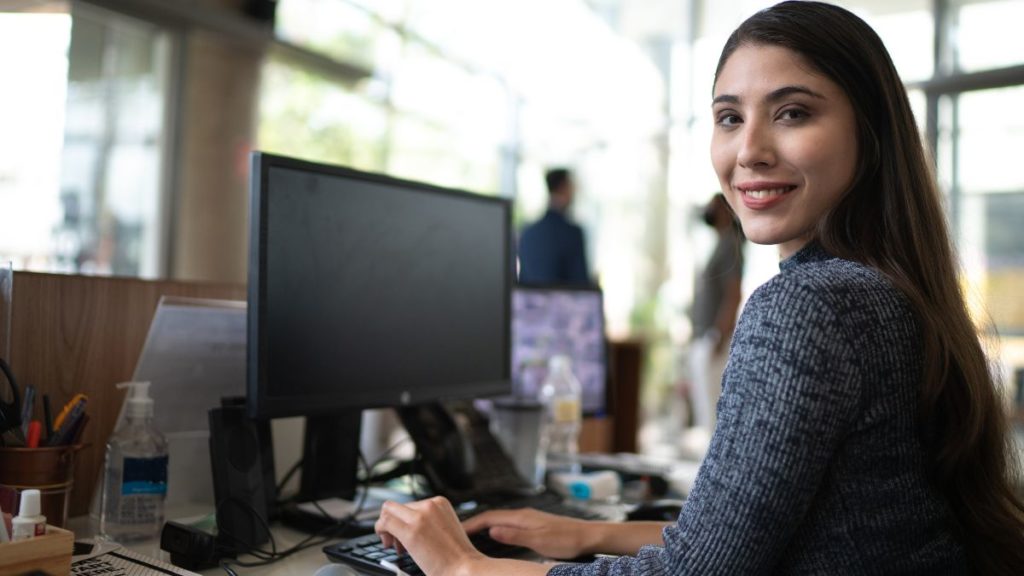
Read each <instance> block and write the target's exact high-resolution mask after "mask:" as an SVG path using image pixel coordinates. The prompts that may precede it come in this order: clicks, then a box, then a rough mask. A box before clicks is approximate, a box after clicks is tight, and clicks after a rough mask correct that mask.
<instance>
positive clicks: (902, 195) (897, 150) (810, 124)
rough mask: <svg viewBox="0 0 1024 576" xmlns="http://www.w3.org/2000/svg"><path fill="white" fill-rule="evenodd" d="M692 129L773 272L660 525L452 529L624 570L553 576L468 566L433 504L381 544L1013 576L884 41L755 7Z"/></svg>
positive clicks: (787, 568) (1004, 495)
mask: <svg viewBox="0 0 1024 576" xmlns="http://www.w3.org/2000/svg"><path fill="white" fill-rule="evenodd" d="M712 113H713V115H714V118H715V129H714V136H713V138H712V144H711V151H712V153H711V156H712V162H713V164H714V167H715V171H716V172H717V173H718V176H719V179H720V180H721V185H722V190H723V191H724V192H725V194H726V198H727V200H728V202H729V204H730V206H731V207H732V209H733V210H734V211H735V212H736V214H737V216H738V217H739V219H740V221H741V223H742V226H743V232H744V234H745V235H746V236H747V238H748V239H750V240H751V241H753V242H757V243H760V244H776V245H778V246H779V251H780V256H781V257H782V258H783V260H782V263H781V266H780V268H781V272H780V274H779V275H778V276H776V277H775V278H774V279H772V280H771V281H769V282H768V283H766V284H765V285H764V286H762V287H761V288H759V289H758V290H757V291H755V293H754V294H753V295H752V296H751V297H750V299H749V301H748V303H747V305H746V307H745V309H744V311H743V314H742V317H741V319H740V322H739V325H738V326H737V329H736V334H735V336H734V340H733V343H732V347H731V349H730V357H729V364H728V367H727V369H726V373H725V376H724V380H723V394H722V398H721V401H720V403H719V415H718V419H719V420H718V425H717V428H716V430H715V433H714V436H713V438H712V441H711V448H710V450H709V453H708V456H707V458H706V459H705V461H704V464H703V466H702V468H701V470H700V473H699V475H698V478H697V480H696V482H695V485H694V488H693V491H692V492H691V494H690V497H689V499H688V501H687V503H686V505H685V506H684V508H683V511H682V513H681V514H680V517H679V520H678V521H677V522H676V523H675V524H673V525H670V526H667V527H665V528H664V530H663V531H661V530H660V527H659V526H658V525H656V524H641V525H633V524H632V523H631V524H610V523H585V522H580V521H576V520H569V519H561V518H557V517H551V516H547V515H543V514H540V513H539V512H534V511H514V512H504V513H485V514H483V515H481V516H478V517H476V518H474V519H472V520H470V521H469V522H467V524H466V529H467V530H469V531H475V530H479V529H483V528H490V531H491V536H492V537H494V538H495V539H497V540H501V541H506V542H510V543H518V544H524V545H527V546H529V547H532V548H534V549H535V550H537V551H538V552H540V553H541V554H544V555H547V556H551V557H556V558H567V557H573V556H575V555H576V554H580V553H586V552H610V553H620V554H633V555H634V556H622V557H620V558H617V559H599V560H597V561H595V562H594V563H591V564H578V565H574V564H560V565H556V566H554V567H550V566H544V565H538V564H530V563H527V562H517V561H512V560H494V559H490V558H486V557H483V556H482V555H480V554H479V553H478V552H476V551H475V550H473V548H472V547H471V546H470V545H469V543H468V540H467V539H466V537H465V535H464V534H463V533H462V532H461V531H460V530H459V529H458V526H457V524H456V517H455V515H454V513H453V512H452V511H451V507H450V505H448V504H447V502H445V501H443V500H441V499H435V500H428V501H424V502H419V503H415V504H412V505H409V506H401V505H397V504H390V503H389V504H388V505H386V506H385V508H384V510H383V512H382V514H381V517H380V520H379V522H378V523H377V530H378V532H379V533H380V534H381V535H382V538H383V539H384V540H385V542H386V543H400V545H402V546H403V547H404V548H407V549H408V550H409V551H410V553H411V554H412V555H413V557H414V558H415V559H416V561H417V563H418V564H419V565H420V566H421V567H422V568H423V569H424V570H425V572H426V573H427V574H429V575H431V576H435V575H450V574H451V575H454V574H495V575H501V574H544V573H549V574H552V575H559V576H560V575H568V574H755V573H779V574H847V573H856V574H861V573H901V574H902V573H915V574H966V573H977V574H1006V575H1009V574H1022V573H1024V506H1022V504H1021V501H1020V500H1019V498H1018V497H1017V496H1016V495H1015V494H1014V492H1013V489H1012V485H1011V483H1010V480H1009V478H1010V477H1011V472H1012V471H1013V470H1012V466H1011V463H1012V462H1013V461H1014V460H1013V459H1012V458H1011V457H1010V456H1009V454H1010V453H1011V452H1010V451H1009V450H1010V449H1009V445H1008V442H1009V439H1008V434H1007V423H1006V417H1005V415H1004V413H1003V412H1002V409H1001V406H1000V402H999V400H998V398H997V395H996V392H995V386H994V384H993V382H992V379H991V376H990V374H989V373H988V371H987V366H986V361H985V357H984V355H983V353H982V350H981V347H980V345H979V341H978V337H977V334H976V333H975V331H974V328H973V326H972V324H971V321H970V319H969V317H968V315H967V312H966V307H965V305H964V301H963V297H962V296H961V294H960V292H959V289H958V285H957V278H956V267H955V260H954V258H953V254H952V249H951V247H950V242H949V236H948V233H947V231H946V229H945V220H944V215H943V213H942V210H941V206H940V200H939V193H938V191H937V188H936V185H935V182H934V180H933V177H932V175H931V173H930V170H929V163H928V160H927V158H926V155H925V153H924V151H923V148H922V146H921V142H920V139H919V136H918V132H917V127H916V125H915V123H914V119H913V114H912V112H911V110H910V106H909V104H908V102H907V97H906V92H905V90H904V88H903V86H902V84H901V82H900V80H899V78H898V76H897V74H896V72H895V69H894V67H893V65H892V62H891V60H890V58H889V57H888V54H887V52H886V51H885V48H884V46H883V45H882V42H881V40H880V39H879V38H878V36H877V35H876V34H875V33H874V32H873V31H872V30H871V29H870V27H868V26H867V25H866V24H865V23H864V22H863V21H861V20H860V19H859V18H857V17H856V16H854V15H853V14H851V13H849V12H848V11H846V10H844V9H842V8H838V7H835V6H830V5H826V4H821V3H817V2H784V3H782V4H779V5H777V6H775V7H773V8H770V9H768V10H765V11H762V12H760V13H758V14H756V15H754V16H753V17H751V18H750V19H749V20H747V21H746V22H745V23H743V24H742V25H741V26H740V27H739V28H738V29H737V30H736V31H735V32H734V33H733V35H732V36H731V37H730V38H729V41H728V42H727V43H726V46H725V48H724V50H723V52H722V56H721V58H720V60H719V64H718V69H717V72H716V76H715V86H714V100H713V106H712ZM644 544H655V545H656V546H645V547H643V548H641V546H642V545H644Z"/></svg>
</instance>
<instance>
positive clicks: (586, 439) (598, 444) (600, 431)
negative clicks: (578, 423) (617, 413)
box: [580, 416, 614, 453]
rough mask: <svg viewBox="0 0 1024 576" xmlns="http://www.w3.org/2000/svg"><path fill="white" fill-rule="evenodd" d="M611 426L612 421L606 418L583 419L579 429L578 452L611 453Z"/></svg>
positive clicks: (612, 427)
mask: <svg viewBox="0 0 1024 576" xmlns="http://www.w3.org/2000/svg"><path fill="white" fill-rule="evenodd" d="M612 424H613V423H612V419H611V418H609V417H607V416H602V417H599V418H584V419H583V427H582V428H581V429H580V452H581V453H582V452H602V453H609V452H611V451H612V430H613V429H614V426H613V425H612Z"/></svg>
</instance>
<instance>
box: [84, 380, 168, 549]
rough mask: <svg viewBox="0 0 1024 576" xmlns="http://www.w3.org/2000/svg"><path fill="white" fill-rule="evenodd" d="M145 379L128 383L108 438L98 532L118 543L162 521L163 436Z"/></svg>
mask: <svg viewBox="0 0 1024 576" xmlns="http://www.w3.org/2000/svg"><path fill="white" fill-rule="evenodd" d="M149 385H150V383H149V382H124V383H121V384H118V385H117V387H118V388H129V392H128V399H127V400H126V402H125V407H124V418H123V419H122V421H121V422H120V423H119V424H118V427H117V429H116V430H115V431H114V434H113V436H111V437H110V442H108V443H107V456H106V465H105V468H104V475H103V493H102V496H101V499H100V500H101V501H100V537H101V538H105V539H108V540H114V541H116V542H119V543H122V544H123V543H129V542H139V541H143V540H149V539H151V538H156V537H157V536H158V535H159V534H160V530H161V528H162V527H163V523H164V497H165V496H166V495H167V441H166V440H165V439H164V436H163V434H161V433H160V432H159V431H158V430H157V429H156V428H155V427H154V426H153V399H152V398H150V397H149Z"/></svg>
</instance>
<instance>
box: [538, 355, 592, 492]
mask: <svg viewBox="0 0 1024 576" xmlns="http://www.w3.org/2000/svg"><path fill="white" fill-rule="evenodd" d="M581 395H582V392H581V388H580V383H579V380H577V379H576V376H574V375H573V373H572V361H571V360H570V359H569V357H568V356H564V355H556V356H552V357H551V359H550V360H549V361H548V375H547V377H546V378H545V379H544V383H543V384H542V385H541V389H540V401H541V404H543V405H544V431H543V433H542V434H541V449H540V450H539V457H543V458H544V470H545V471H546V473H547V474H553V473H554V474H557V473H570V474H579V472H580V464H579V436H580V429H581V428H582V425H583V407H582V404H583V402H582V398H581Z"/></svg>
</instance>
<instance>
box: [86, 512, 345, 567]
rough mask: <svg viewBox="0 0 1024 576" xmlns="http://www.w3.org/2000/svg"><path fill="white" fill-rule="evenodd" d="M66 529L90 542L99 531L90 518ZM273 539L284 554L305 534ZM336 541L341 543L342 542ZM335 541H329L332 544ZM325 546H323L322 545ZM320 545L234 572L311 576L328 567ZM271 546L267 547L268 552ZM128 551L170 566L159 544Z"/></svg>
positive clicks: (284, 531)
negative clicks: (89, 539)
mask: <svg viewBox="0 0 1024 576" xmlns="http://www.w3.org/2000/svg"><path fill="white" fill-rule="evenodd" d="M168 512H169V513H168V516H167V517H168V518H171V519H173V518H188V517H195V516H200V515H202V514H205V513H208V512H209V510H208V509H205V508H203V507H199V506H194V507H190V506H184V507H181V508H180V509H174V510H170V511H168ZM68 528H69V529H70V530H72V531H74V533H75V538H76V539H84V538H90V537H92V536H94V535H95V534H96V532H97V531H98V529H99V526H98V523H97V521H96V519H94V518H90V517H89V516H79V517H76V518H72V519H70V520H69V521H68ZM272 530H273V533H274V539H275V540H276V542H277V549H278V550H284V549H287V548H290V547H292V546H294V545H295V544H298V543H299V542H301V541H302V540H304V539H305V538H306V537H308V536H309V535H308V534H305V533H303V532H298V531H296V530H292V529H291V528H288V527H285V526H281V525H275V526H274V527H273V528H272ZM336 540H342V539H341V538H339V539H336ZM333 541H335V540H332V542H333ZM325 544H326V543H325ZM323 546H324V545H323V544H321V545H319V546H313V547H310V548H307V549H306V550H303V551H301V552H297V553H295V554H293V555H292V556H289V557H288V558H286V559H284V560H280V561H278V562H274V563H273V564H269V565H267V566H260V567H255V568H236V571H237V572H238V573H239V574H240V575H253V576H310V575H311V574H313V572H315V571H316V569H317V568H319V567H320V566H323V565H324V564H327V562H328V560H327V556H325V555H324V553H323V550H322V548H323ZM269 547H270V545H269V544H267V548H269ZM127 548H129V549H131V550H133V551H135V552H138V553H140V554H145V555H146V556H149V557H151V558H156V559H158V560H162V561H164V562H168V563H169V562H170V561H171V559H170V554H168V553H167V552H164V551H163V550H161V549H160V542H159V540H152V541H146V542H142V543H139V544H133V545H130V546H127ZM243 559H245V560H255V558H252V557H243ZM200 574H208V575H210V576H213V575H220V576H224V575H225V574H226V573H225V572H224V570H222V569H220V568H210V569H207V570H203V571H202V572H200Z"/></svg>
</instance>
